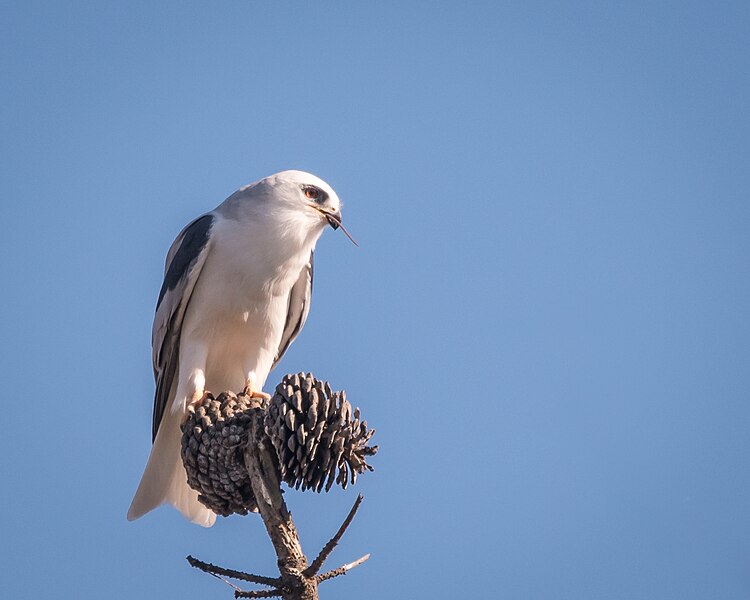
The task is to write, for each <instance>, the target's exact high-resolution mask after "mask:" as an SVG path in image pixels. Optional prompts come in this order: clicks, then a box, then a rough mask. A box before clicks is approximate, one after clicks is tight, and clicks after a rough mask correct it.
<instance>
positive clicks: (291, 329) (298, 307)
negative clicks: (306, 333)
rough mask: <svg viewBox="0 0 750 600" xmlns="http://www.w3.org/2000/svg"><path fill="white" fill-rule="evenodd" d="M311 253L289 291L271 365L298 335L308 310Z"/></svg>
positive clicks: (311, 269) (310, 286)
mask: <svg viewBox="0 0 750 600" xmlns="http://www.w3.org/2000/svg"><path fill="white" fill-rule="evenodd" d="M313 254H314V252H311V253H310V262H308V263H307V264H306V265H305V266H304V267H302V270H301V271H300V274H299V277H298V278H297V282H296V283H295V284H294V285H293V286H292V289H291V291H290V292H289V304H288V308H287V314H286V322H285V324H284V333H283V334H282V335H281V342H280V343H279V350H278V352H277V353H276V356H275V357H274V361H273V367H275V366H276V364H277V363H278V362H279V361H280V360H281V357H282V356H284V353H285V352H286V351H287V349H288V348H289V346H290V345H291V343H292V342H293V341H294V340H295V338H296V337H297V336H298V335H299V332H300V331H301V330H302V327H303V325H304V324H305V321H306V320H307V314H308V313H309V312H310V301H311V299H312V284H313ZM273 367H271V368H273Z"/></svg>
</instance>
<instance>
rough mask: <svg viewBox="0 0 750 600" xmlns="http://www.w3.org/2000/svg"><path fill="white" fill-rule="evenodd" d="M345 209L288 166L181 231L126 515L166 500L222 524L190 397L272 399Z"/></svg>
mask: <svg viewBox="0 0 750 600" xmlns="http://www.w3.org/2000/svg"><path fill="white" fill-rule="evenodd" d="M340 206H341V205H340V202H339V198H338V196H337V195H336V193H335V192H334V191H333V189H331V187H330V186H329V185H328V184H327V183H325V182H324V181H322V180H321V179H318V178H317V177H315V176H314V175H311V174H309V173H304V172H302V171H283V172H281V173H277V174H275V175H271V176H270V177H267V178H265V179H262V180H260V181H257V182H255V183H252V184H250V185H248V186H245V187H243V188H241V189H239V190H238V191H237V192H235V193H234V194H232V195H231V196H230V197H229V198H227V199H226V200H225V201H224V202H222V203H221V204H220V205H219V206H218V207H216V209H214V210H213V211H211V212H210V213H208V214H205V215H203V216H201V217H199V218H197V219H196V220H195V221H193V222H192V223H190V224H189V225H188V226H187V227H185V229H183V230H182V232H181V233H180V235H178V236H177V239H175V241H174V242H173V244H172V246H171V248H170V249H169V253H168V254H167V261H166V266H165V272H164V283H163V285H162V287H161V292H160V293H159V301H158V303H157V308H156V315H155V316H154V326H153V331H152V351H153V366H154V378H155V379H156V393H155V397H154V415H153V426H152V435H153V447H152V449H151V454H150V456H149V458H148V464H147V465H146V470H145V472H144V473H143V477H142V478H141V482H140V484H139V486H138V490H137V491H136V493H135V497H134V498H133V502H132V504H131V505H130V509H129V510H128V519H129V520H133V519H137V518H138V517H140V516H142V515H144V514H146V513H147V512H149V511H150V510H152V509H154V508H156V507H157V506H159V505H161V504H165V503H169V504H172V505H173V506H174V507H175V508H177V510H179V511H180V512H181V513H182V514H183V515H184V516H185V517H186V518H188V519H190V520H191V521H192V522H193V523H197V524H199V525H203V526H204V527H210V526H211V525H213V524H214V521H215V520H216V515H215V514H214V513H213V512H212V511H211V510H209V509H208V508H206V507H205V506H203V505H202V504H201V503H200V502H199V501H198V494H197V492H195V491H194V490H192V489H191V488H190V487H188V485H187V476H186V473H185V468H184V467H183V465H182V459H181V457H180V438H181V431H180V425H181V423H182V422H183V420H184V418H185V415H186V410H187V406H188V405H189V403H191V402H197V401H199V400H200V399H201V398H202V397H203V396H204V393H205V391H206V390H212V391H215V392H217V393H218V392H221V391H224V390H238V389H243V388H244V390H245V392H246V393H248V394H251V395H253V396H256V397H266V398H267V397H268V395H267V394H264V393H263V392H262V391H261V390H262V388H263V385H264V383H265V381H266V377H267V376H268V373H269V372H270V371H271V369H272V368H273V367H274V366H275V365H276V363H278V362H279V360H280V359H281V357H282V356H283V354H284V352H286V350H287V348H288V347H289V345H290V344H291V343H292V342H293V341H294V339H295V338H296V337H297V335H298V334H299V332H300V330H301V329H302V326H303V325H304V323H305V319H306V318H307V313H308V311H309V310H310V296H311V292H312V280H313V251H314V249H315V244H316V242H317V241H318V238H320V236H321V235H322V233H323V230H324V229H325V228H326V226H327V225H331V226H332V227H333V228H334V229H336V228H338V227H339V226H340V225H341V212H340ZM347 235H348V234H347ZM352 241H353V240H352Z"/></svg>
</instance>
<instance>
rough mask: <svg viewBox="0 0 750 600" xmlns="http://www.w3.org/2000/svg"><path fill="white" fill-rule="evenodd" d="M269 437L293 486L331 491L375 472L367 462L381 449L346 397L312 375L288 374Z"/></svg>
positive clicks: (270, 417) (270, 416) (268, 424)
mask: <svg viewBox="0 0 750 600" xmlns="http://www.w3.org/2000/svg"><path fill="white" fill-rule="evenodd" d="M265 432H266V435H268V437H269V438H270V439H271V442H272V443H273V445H274V448H276V453H277V456H278V459H279V470H280V478H281V479H282V480H283V481H285V482H286V483H287V484H288V485H289V486H290V487H294V488H295V489H300V488H302V490H307V489H311V490H315V491H316V492H320V491H321V490H322V489H323V488H324V487H325V490H326V492H327V491H328V490H330V489H331V486H333V484H334V482H335V483H337V484H339V485H340V486H342V487H343V488H344V489H346V487H347V485H348V482H349V480H351V483H352V484H354V483H355V482H356V481H357V475H358V474H360V473H363V472H364V471H365V469H367V470H370V471H372V467H371V466H370V465H368V464H367V463H366V462H365V457H366V456H372V455H373V454H375V453H376V452H377V450H378V448H377V446H374V447H369V446H368V445H367V442H368V441H369V440H370V438H371V437H372V435H373V434H374V433H375V430H374V429H370V430H368V429H367V422H366V421H360V414H359V409H358V408H357V409H355V410H354V412H353V413H352V406H351V404H349V402H348V401H347V400H346V392H332V391H331V386H330V385H329V384H328V382H322V381H319V380H317V379H315V378H314V377H313V375H312V373H308V374H307V375H305V374H304V373H298V374H297V375H286V376H285V377H284V379H283V380H282V382H281V383H280V384H279V385H277V386H276V393H275V394H274V396H273V398H271V404H270V406H269V407H268V410H267V412H266V419H265Z"/></svg>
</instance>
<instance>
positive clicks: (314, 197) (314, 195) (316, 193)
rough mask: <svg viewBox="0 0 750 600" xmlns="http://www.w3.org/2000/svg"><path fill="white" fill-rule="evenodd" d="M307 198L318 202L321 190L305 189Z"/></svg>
mask: <svg viewBox="0 0 750 600" xmlns="http://www.w3.org/2000/svg"><path fill="white" fill-rule="evenodd" d="M305 196H307V197H308V198H310V200H317V199H318V198H319V197H320V190H319V189H318V188H314V187H309V188H305Z"/></svg>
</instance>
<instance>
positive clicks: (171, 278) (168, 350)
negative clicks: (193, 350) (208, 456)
mask: <svg viewBox="0 0 750 600" xmlns="http://www.w3.org/2000/svg"><path fill="white" fill-rule="evenodd" d="M214 220H215V217H214V216H213V215H211V214H208V215H203V216H202V217H198V218H197V219H196V220H195V221H193V222H192V223H190V224H189V225H188V226H187V227H185V229H183V230H182V231H181V232H180V235H178V236H177V238H176V239H175V241H174V242H173V243H172V246H171V247H170V249H169V252H168V253H167V262H166V265H165V266H164V283H162V286H161V291H160V292H159V301H158V302H157V305H156V314H155V315H154V327H153V330H152V332H151V350H152V359H153V367H154V379H155V380H156V393H155V394H154V415H153V422H152V427H151V433H152V439H156V432H157V431H158V430H159V423H161V419H162V416H163V415H164V411H165V410H166V407H167V406H168V405H169V402H170V400H171V397H172V390H173V387H174V386H175V385H176V383H177V382H176V377H177V368H178V366H179V355H180V335H181V334H182V322H183V320H184V318H185V312H186V311H187V307H188V304H189V303H190V297H191V296H192V294H193V290H194V289H195V283H196V281H198V277H199V275H200V272H201V269H202V268H203V265H204V264H205V262H206V257H207V256H208V252H209V248H210V244H209V242H210V239H211V235H210V234H211V227H212V225H213V224H214Z"/></svg>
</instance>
